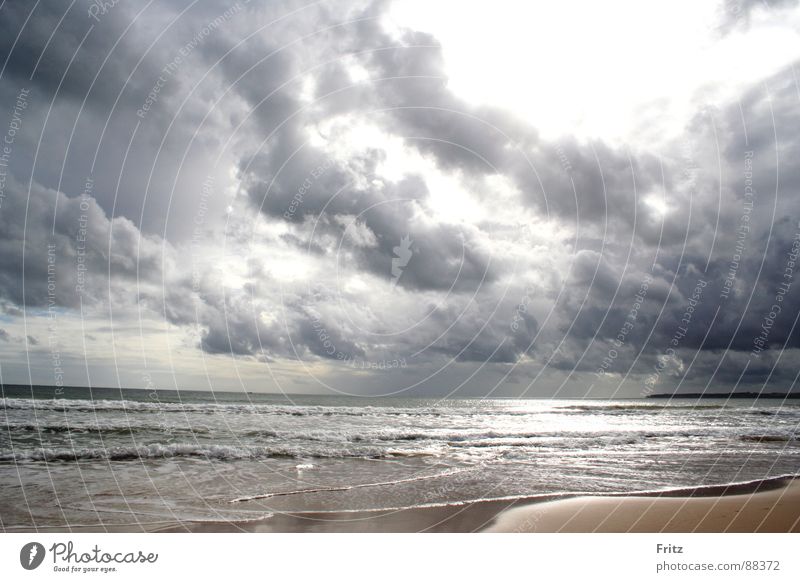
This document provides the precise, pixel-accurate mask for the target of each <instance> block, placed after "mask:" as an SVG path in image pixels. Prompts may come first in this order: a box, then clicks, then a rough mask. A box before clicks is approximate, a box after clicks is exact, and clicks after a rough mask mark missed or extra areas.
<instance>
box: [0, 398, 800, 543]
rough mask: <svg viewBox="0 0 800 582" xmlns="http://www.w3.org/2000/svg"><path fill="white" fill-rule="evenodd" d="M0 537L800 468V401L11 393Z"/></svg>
mask: <svg viewBox="0 0 800 582" xmlns="http://www.w3.org/2000/svg"><path fill="white" fill-rule="evenodd" d="M0 403H1V404H0V528H2V529H4V530H13V529H14V528H31V527H53V526H64V525H70V526H75V527H78V526H101V527H102V526H125V527H128V528H130V529H131V530H133V531H135V530H137V529H139V528H143V529H145V528H154V527H155V526H157V525H158V524H164V523H175V522H185V521H212V522H213V521H240V520H255V519H269V518H270V516H273V515H275V514H276V513H282V512H291V513H304V512H313V511H320V510H325V511H356V510H392V509H396V508H404V507H415V506H428V505H432V506H435V505H446V504H463V503H465V502H471V501H477V500H485V499H506V498H508V499H512V498H515V497H529V496H535V495H542V494H549V493H580V492H595V493H597V492H624V491H642V490H653V489H662V488H664V489H666V488H676V487H684V486H702V485H711V484H718V483H732V482H739V481H750V480H757V479H764V478H767V477H772V476H777V475H785V474H795V473H800V432H798V424H799V423H800V402H798V401H797V400H789V401H786V402H783V401H780V400H766V401H765V400H761V401H758V402H754V401H743V400H734V401H729V402H726V401H724V400H700V401H694V400H672V401H663V400H617V401H608V400H543V399H542V400H534V399H528V400H426V399H400V398H394V399H366V398H361V399H359V398H353V397H334V396H327V397H324V396H313V397H312V396H293V397H288V396H280V395H263V394H245V393H238V394H237V393H223V392H216V393H213V394H212V393H209V392H198V391H180V392H172V391H158V392H148V391H143V390H122V391H120V390H112V389H94V390H89V389H85V388H66V389H64V390H63V393H60V394H56V393H55V392H54V389H53V388H51V387H35V388H33V389H32V388H30V387H24V388H21V387H8V386H6V387H5V388H3V393H2V400H0Z"/></svg>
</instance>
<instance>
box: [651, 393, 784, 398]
mask: <svg viewBox="0 0 800 582" xmlns="http://www.w3.org/2000/svg"><path fill="white" fill-rule="evenodd" d="M647 398H694V399H697V398H726V399H727V398H738V399H748V400H761V399H769V400H778V399H780V400H784V399H787V398H789V399H796V398H800V392H790V393H786V392H763V393H759V392H691V393H688V394H650V395H649V396H647Z"/></svg>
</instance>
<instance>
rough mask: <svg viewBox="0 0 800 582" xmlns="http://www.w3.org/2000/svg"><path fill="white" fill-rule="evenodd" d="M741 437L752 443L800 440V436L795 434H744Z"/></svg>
mask: <svg viewBox="0 0 800 582" xmlns="http://www.w3.org/2000/svg"><path fill="white" fill-rule="evenodd" d="M739 439H740V440H742V441H745V442H751V443H789V442H792V441H797V440H800V436H798V435H794V434H744V435H741V436H740V437H739Z"/></svg>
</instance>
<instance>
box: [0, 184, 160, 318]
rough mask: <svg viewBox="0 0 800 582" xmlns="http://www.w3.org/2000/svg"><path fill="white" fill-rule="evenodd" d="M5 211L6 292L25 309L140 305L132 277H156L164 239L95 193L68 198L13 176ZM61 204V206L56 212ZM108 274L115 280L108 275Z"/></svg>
mask: <svg viewBox="0 0 800 582" xmlns="http://www.w3.org/2000/svg"><path fill="white" fill-rule="evenodd" d="M6 188H7V198H6V199H5V200H4V201H3V206H2V212H0V297H1V298H3V299H5V300H7V301H10V302H11V303H13V304H16V305H25V306H27V307H46V306H50V305H52V306H53V307H59V308H60V307H69V308H73V309H74V308H77V307H79V306H80V304H81V298H83V299H84V301H85V302H86V305H92V304H94V303H109V304H113V303H116V302H121V303H130V302H134V303H135V295H134V294H133V293H131V286H132V283H135V282H139V283H140V284H142V285H147V284H153V283H157V282H158V279H157V277H159V276H160V273H161V270H162V260H161V257H162V255H161V253H162V244H166V243H164V241H160V240H158V239H153V238H148V237H142V235H141V233H140V232H139V231H138V229H137V228H136V227H135V226H134V225H133V224H132V223H131V222H130V221H129V220H127V219H125V218H116V219H113V220H109V218H108V217H107V216H106V214H105V213H104V212H103V210H102V209H101V208H100V207H99V206H98V205H97V203H96V201H95V200H94V198H92V197H91V196H85V197H75V198H68V197H67V196H65V195H64V194H63V193H61V192H56V191H54V190H48V189H46V188H43V187H42V186H41V185H39V184H37V183H35V182H34V183H33V184H32V185H31V188H30V191H28V189H27V188H26V186H25V185H23V184H21V183H19V182H18V181H16V179H15V178H14V177H13V176H9V177H8V182H7V186H6ZM56 209H57V212H56ZM109 276H110V278H109Z"/></svg>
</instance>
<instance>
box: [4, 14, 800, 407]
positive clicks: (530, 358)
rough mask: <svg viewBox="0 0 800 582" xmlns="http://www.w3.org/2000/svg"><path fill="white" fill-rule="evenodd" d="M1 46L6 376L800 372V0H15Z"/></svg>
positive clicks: (150, 381)
mask: <svg viewBox="0 0 800 582" xmlns="http://www.w3.org/2000/svg"><path fill="white" fill-rule="evenodd" d="M523 5H524V6H523ZM0 63H1V64H0V139H2V140H3V142H2V143H1V144H0V373H1V374H2V377H1V378H0V379H2V381H3V382H5V383H28V382H33V383H39V384H62V383H63V384H65V385H93V386H118V385H121V386H126V387H150V386H153V385H155V386H158V387H159V388H166V389H168V388H176V387H179V388H197V389H220V390H222V389H232V390H242V389H246V390H250V391H285V392H291V393H298V392H339V393H345V394H369V395H378V394H398V395H436V396H443V395H455V396H468V395H469V396H485V395H494V396H521V395H528V396H553V395H558V396H595V397H610V396H633V397H638V396H642V395H647V394H649V393H653V392H671V391H674V390H676V389H677V390H680V391H703V390H712V391H719V390H730V389H736V390H787V389H791V388H792V387H794V383H795V380H796V378H797V374H798V364H800V333H798V331H797V329H796V326H797V323H798V317H799V316H800V281H796V280H795V279H796V278H797V277H798V276H800V262H798V263H797V264H796V260H800V259H798V253H800V204H798V197H799V196H800V164H799V163H798V160H800V123H799V122H800V85H798V80H797V74H798V72H800V68H798V65H797V64H800V7H798V3H797V2H793V1H787V0H770V1H767V0H725V1H722V2H720V1H716V0H713V1H705V2H700V1H696V0H695V1H685V2H684V1H676V2H669V3H661V4H659V5H653V4H651V3H644V2H635V1H614V2H609V3H602V4H599V3H593V2H576V1H571V0H570V1H565V2H558V3H547V4H538V3H519V2H511V1H505V0H494V1H492V2H473V3H468V4H467V3H459V5H458V8H457V10H454V6H453V5H452V4H450V3H447V2H430V1H427V2H425V1H417V0H395V1H391V0H374V1H365V2H352V1H351V2H336V1H328V0H323V1H320V2H309V1H308V0H302V1H297V2H294V1H284V0H280V1H278V0H275V1H272V0H270V1H257V0H250V1H249V2H247V1H245V0H239V1H238V2H236V1H235V0H233V1H229V2H221V1H198V0H195V1H189V0H176V1H172V0H171V1H169V2H167V1H166V0H151V1H150V2H130V1H128V0H117V1H116V2H113V1H108V2H99V1H98V2H94V1H89V0H73V1H72V2H71V3H70V2H64V1H56V0H53V1H47V0H45V1H41V0H40V1H37V2H33V1H27V0H26V1H23V0H18V1H4V2H0Z"/></svg>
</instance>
